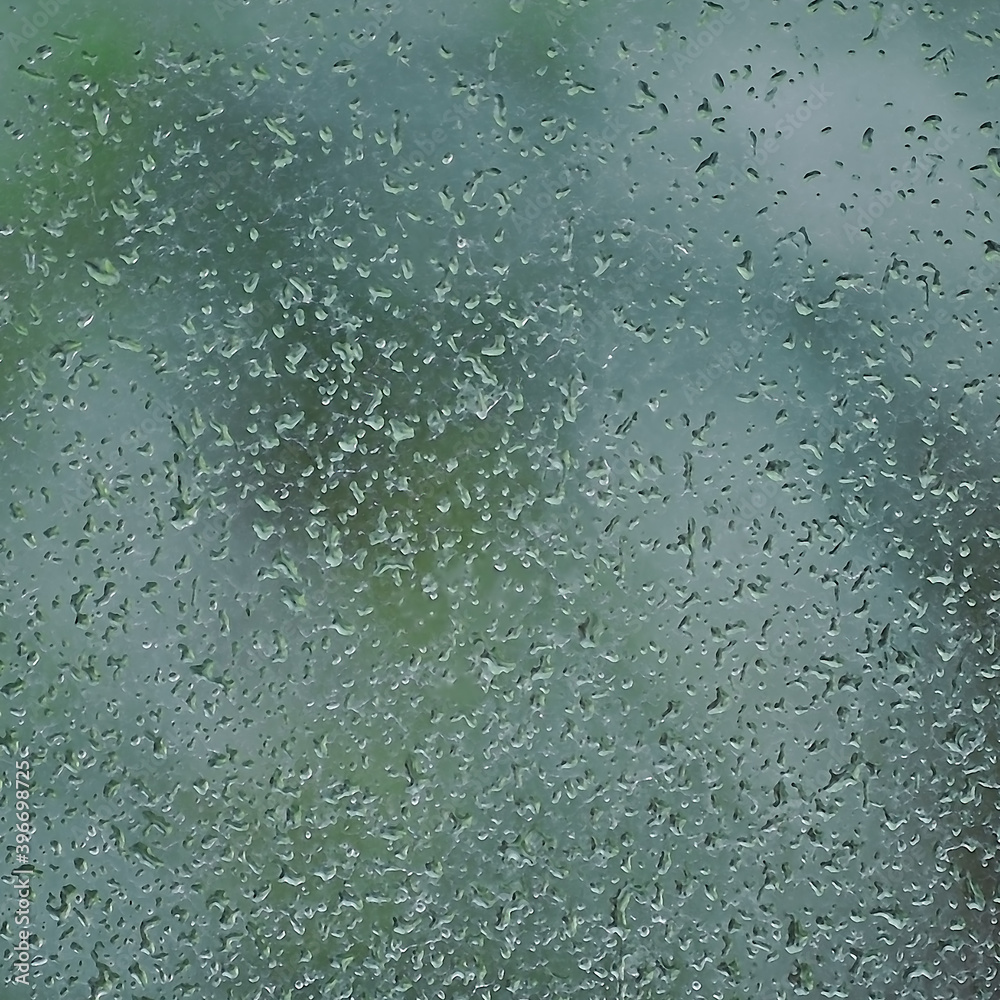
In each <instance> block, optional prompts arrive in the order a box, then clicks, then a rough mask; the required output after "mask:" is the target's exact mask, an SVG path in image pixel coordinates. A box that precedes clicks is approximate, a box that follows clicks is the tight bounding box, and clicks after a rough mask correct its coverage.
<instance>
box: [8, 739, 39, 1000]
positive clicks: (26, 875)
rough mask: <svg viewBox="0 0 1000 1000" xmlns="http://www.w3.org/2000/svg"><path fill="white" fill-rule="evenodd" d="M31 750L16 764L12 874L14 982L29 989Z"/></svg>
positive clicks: (21, 756)
mask: <svg viewBox="0 0 1000 1000" xmlns="http://www.w3.org/2000/svg"><path fill="white" fill-rule="evenodd" d="M28 758H29V751H28V748H27V747H22V748H21V751H20V755H19V757H18V759H17V761H15V764H14V782H13V784H14V841H15V843H14V857H15V858H16V859H17V867H16V868H15V869H14V870H13V871H12V872H11V884H12V886H13V888H14V890H15V893H16V900H17V902H16V903H15V909H14V926H15V927H16V928H17V933H16V936H15V940H14V948H13V957H14V965H13V970H12V976H11V982H12V983H13V984H14V985H16V986H29V985H30V978H29V977H30V974H31V881H30V877H31V876H32V875H33V874H34V868H33V867H32V865H31V837H32V834H33V833H34V832H35V831H34V827H33V826H32V823H31V762H30V760H29V759H28Z"/></svg>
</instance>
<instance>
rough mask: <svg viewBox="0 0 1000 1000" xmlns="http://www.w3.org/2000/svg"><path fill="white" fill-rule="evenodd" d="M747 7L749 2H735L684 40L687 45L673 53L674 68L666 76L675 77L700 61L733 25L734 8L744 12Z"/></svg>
mask: <svg viewBox="0 0 1000 1000" xmlns="http://www.w3.org/2000/svg"><path fill="white" fill-rule="evenodd" d="M749 6H750V0H736V2H735V3H733V4H730V5H729V6H728V7H726V8H724V9H723V10H722V11H721V13H719V14H716V15H715V16H714V17H712V18H711V19H710V20H709V21H708V22H707V23H706V24H705V25H704V27H702V28H700V29H699V30H698V34H696V35H695V36H694V37H693V38H691V39H685V41H686V43H687V44H686V45H685V46H684V48H683V49H681V51H680V52H675V53H674V60H673V61H674V68H673V69H672V70H671V71H670V72H669V73H668V74H667V75H668V76H671V77H672V76H675V75H676V74H677V73H678V72H680V71H681V70H687V69H688V68H690V67H691V66H692V65H693V64H694V63H695V62H697V61H698V60H699V59H701V57H702V56H703V55H704V54H705V53H706V52H707V51H708V50H709V49H710V48H711V47H712V46H713V45H714V44H715V43H716V42H717V41H718V40H719V39H720V38H721V37H722V36H723V35H724V34H725V32H726V28H727V27H728V26H729V25H730V24H732V23H733V20H734V19H735V17H736V15H735V14H734V13H733V10H734V8H735V9H736V10H738V11H744V10H746V9H747V8H748V7H749Z"/></svg>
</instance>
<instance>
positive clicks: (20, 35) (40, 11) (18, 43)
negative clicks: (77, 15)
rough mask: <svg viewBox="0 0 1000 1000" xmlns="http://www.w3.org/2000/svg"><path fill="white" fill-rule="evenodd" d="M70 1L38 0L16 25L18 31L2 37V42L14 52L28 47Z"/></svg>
mask: <svg viewBox="0 0 1000 1000" xmlns="http://www.w3.org/2000/svg"><path fill="white" fill-rule="evenodd" d="M71 2H72V0H40V2H39V3H38V4H37V6H36V7H35V8H34V10H33V11H31V13H28V14H25V15H24V17H22V18H21V22H20V24H19V25H18V28H19V31H16V32H14V31H12V32H10V33H9V34H5V35H4V40H5V41H6V42H7V44H8V45H9V46H10V47H11V48H12V49H13V50H14V51H15V52H20V51H21V49H23V48H27V47H29V46H30V45H31V44H32V42H33V41H34V40H35V39H37V38H38V34H39V32H40V31H43V30H44V29H45V28H47V27H48V26H49V25H50V24H51V23H52V21H53V20H55V19H56V18H57V17H58V16H59V15H60V14H61V13H62V11H63V8H64V7H68V6H69V5H70V3H71Z"/></svg>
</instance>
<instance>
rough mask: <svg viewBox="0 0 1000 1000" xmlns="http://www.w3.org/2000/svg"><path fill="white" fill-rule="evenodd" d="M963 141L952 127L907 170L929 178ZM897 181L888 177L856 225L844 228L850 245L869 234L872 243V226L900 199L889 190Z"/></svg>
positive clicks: (917, 157)
mask: <svg viewBox="0 0 1000 1000" xmlns="http://www.w3.org/2000/svg"><path fill="white" fill-rule="evenodd" d="M960 137H961V133H960V132H959V131H958V129H957V128H954V127H951V128H948V129H945V130H944V131H943V132H942V133H941V134H940V135H938V136H936V137H935V139H934V141H933V142H932V143H931V144H930V149H926V150H924V151H923V152H922V153H920V154H919V155H918V156H914V157H912V158H911V160H910V163H909V165H908V168H907V169H908V170H909V171H910V172H913V171H918V172H921V173H923V174H925V175H926V174H929V173H930V171H931V170H932V169H933V168H934V167H936V166H937V165H938V163H939V161H940V160H941V158H942V157H943V156H944V154H945V153H946V152H947V151H948V150H949V149H951V147H952V146H954V145H955V143H956V142H957V141H958V140H959V138H960ZM894 180H895V179H894V178H893V177H892V176H891V175H887V176H886V179H885V181H884V183H885V185H886V186H885V187H883V185H882V184H879V185H878V186H877V187H875V188H874V190H873V193H872V197H871V199H870V200H869V202H868V203H867V204H866V205H863V206H862V207H861V208H860V209H858V211H857V214H856V215H855V217H854V219H853V221H849V222H845V223H844V224H843V231H844V235H845V236H846V237H847V241H848V242H849V243H856V242H863V240H864V237H863V234H864V233H867V234H868V238H869V239H871V237H872V233H871V226H872V223H873V222H877V221H878V220H879V219H881V218H882V216H883V215H885V213H886V212H887V211H889V209H890V208H892V206H893V205H894V204H895V203H896V201H897V199H898V195H897V194H895V193H894V192H893V191H892V190H891V189H890V187H889V185H891V184H892V183H893V181H894ZM896 183H898V181H896Z"/></svg>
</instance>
